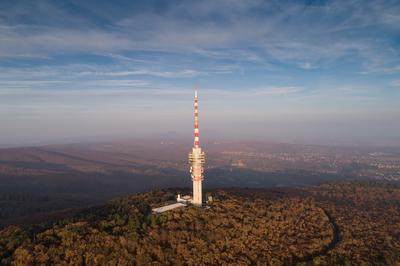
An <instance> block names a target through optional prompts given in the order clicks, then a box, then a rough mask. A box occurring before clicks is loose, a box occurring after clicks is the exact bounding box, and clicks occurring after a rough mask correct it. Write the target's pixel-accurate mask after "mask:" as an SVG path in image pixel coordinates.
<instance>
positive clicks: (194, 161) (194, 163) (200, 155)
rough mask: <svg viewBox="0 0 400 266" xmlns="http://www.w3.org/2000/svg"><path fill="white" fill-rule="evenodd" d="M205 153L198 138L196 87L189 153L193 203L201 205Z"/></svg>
mask: <svg viewBox="0 0 400 266" xmlns="http://www.w3.org/2000/svg"><path fill="white" fill-rule="evenodd" d="M205 159H206V155H205V153H204V152H203V151H202V150H201V148H200V140H199V98H198V97H197V88H195V91H194V143H193V148H192V151H191V152H190V153H189V164H190V173H191V176H192V181H193V199H192V203H193V204H194V205H198V206H201V205H202V181H203V179H204V176H203V173H204V163H205Z"/></svg>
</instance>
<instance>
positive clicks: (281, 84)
mask: <svg viewBox="0 0 400 266" xmlns="http://www.w3.org/2000/svg"><path fill="white" fill-rule="evenodd" d="M399 14H400V3H399V1H362V0H360V1H351V0H349V1H235V0H221V1H219V0H209V1H61V0H60V1H18V0H13V1H7V0H2V1H0V124H1V127H0V145H3V146H4V145H5V146H7V145H24V144H34V143H48V142H63V141H64V142H70V141H81V140H101V139H120V138H128V137H143V136H160V135H162V134H163V133H165V132H177V133H178V134H179V135H180V136H182V137H188V138H189V137H191V126H192V96H193V95H192V94H193V86H194V85H196V84H197V85H198V86H199V87H200V97H201V99H200V112H201V113H200V116H201V117H200V119H201V131H202V136H203V138H206V139H210V140H211V139H216V138H234V139H257V140H267V141H284V142H306V143H336V144H349V143H362V144H377V145H395V144H397V145H400V137H399V136H400V122H399V121H400V15H399Z"/></svg>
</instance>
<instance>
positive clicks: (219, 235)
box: [0, 181, 400, 265]
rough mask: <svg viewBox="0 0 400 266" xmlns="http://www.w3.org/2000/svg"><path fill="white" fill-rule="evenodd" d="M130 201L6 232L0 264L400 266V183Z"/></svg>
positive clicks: (159, 194)
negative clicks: (179, 201)
mask: <svg viewBox="0 0 400 266" xmlns="http://www.w3.org/2000/svg"><path fill="white" fill-rule="evenodd" d="M178 192H181V193H186V192H187V191H185V190H184V189H165V190H157V191H152V192H147V193H139V194H135V195H130V196H124V197H120V198H117V199H114V200H112V201H110V202H109V203H107V204H105V205H101V206H95V207H91V208H87V209H84V210H82V211H80V212H79V213H76V214H74V215H72V216H71V217H68V218H64V219H60V220H57V221H48V222H47V223H39V224H33V225H20V226H16V225H14V226H9V227H6V228H4V229H3V230H2V231H0V258H1V263H0V264H1V265H227V264H229V265H398V263H400V226H399V224H400V187H399V185H397V184H394V183H388V182H375V181H352V182H329V183H325V184H322V185H319V186H310V187H299V188H274V189H272V188H271V189H254V188H247V189H246V188H230V189H215V190H209V191H207V192H206V193H205V194H206V197H208V196H212V201H210V202H208V203H207V207H206V208H198V207H194V206H187V207H185V208H180V209H175V210H172V211H168V212H165V213H162V214H153V213H152V211H151V209H152V208H153V207H159V206H162V205H164V204H167V203H168V202H173V201H174V199H175V195H176V193H178Z"/></svg>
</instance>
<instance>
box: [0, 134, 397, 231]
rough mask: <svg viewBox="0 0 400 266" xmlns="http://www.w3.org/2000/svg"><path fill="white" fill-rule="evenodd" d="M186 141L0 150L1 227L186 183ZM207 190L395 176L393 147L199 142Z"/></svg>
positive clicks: (395, 165) (285, 185) (70, 145)
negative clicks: (204, 158) (202, 154)
mask: <svg viewBox="0 0 400 266" xmlns="http://www.w3.org/2000/svg"><path fill="white" fill-rule="evenodd" d="M190 146H191V142H190V141H186V140H180V139H176V138H175V139H174V138H168V139H165V140H162V139H159V140H154V139H152V140H136V141H126V142H102V143H80V144H79V143H78V144H69V145H47V146H41V147H22V148H9V149H0V227H1V226H5V225H8V224H14V223H21V222H30V221H39V220H40V219H41V217H43V215H46V214H48V213H53V214H54V216H56V217H57V216H58V215H63V214H64V213H65V212H67V213H70V212H71V211H77V210H79V209H81V208H84V207H87V206H91V205H93V204H99V203H103V202H105V201H107V200H109V199H111V198H114V197H116V196H119V195H126V194H131V193H135V192H143V191H149V190H155V189H161V188H168V187H190V186H191V180H190V176H189V174H188V164H187V155H188V151H189V148H188V147H190ZM203 146H204V147H205V151H206V153H207V162H206V173H205V174H206V178H205V181H204V187H205V188H209V189H211V188H220V187H254V188H260V187H287V186H291V187H293V186H304V185H314V184H319V183H322V182H325V181H331V180H354V179H396V178H397V177H399V176H400V169H398V168H396V167H397V166H398V165H400V164H399V162H400V155H399V154H400V153H399V152H398V151H397V150H395V149H375V148H373V149H372V148H363V149H355V148H343V147H327V146H312V145H299V144H276V143H266V142H218V141H215V142H205V143H204V145H203Z"/></svg>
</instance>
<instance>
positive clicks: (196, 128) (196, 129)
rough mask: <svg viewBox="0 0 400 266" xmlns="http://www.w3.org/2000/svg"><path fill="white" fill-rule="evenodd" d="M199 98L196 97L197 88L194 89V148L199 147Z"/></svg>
mask: <svg viewBox="0 0 400 266" xmlns="http://www.w3.org/2000/svg"><path fill="white" fill-rule="evenodd" d="M199 133H200V132H199V98H198V96H197V87H195V89H194V147H195V148H198V147H199V146H200V139H199Z"/></svg>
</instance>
